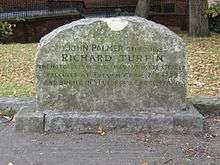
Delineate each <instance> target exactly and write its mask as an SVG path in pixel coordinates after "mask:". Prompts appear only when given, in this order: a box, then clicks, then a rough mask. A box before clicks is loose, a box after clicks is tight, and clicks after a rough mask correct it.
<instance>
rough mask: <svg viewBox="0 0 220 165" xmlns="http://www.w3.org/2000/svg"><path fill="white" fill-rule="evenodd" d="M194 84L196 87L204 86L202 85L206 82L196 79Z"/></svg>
mask: <svg viewBox="0 0 220 165" xmlns="http://www.w3.org/2000/svg"><path fill="white" fill-rule="evenodd" d="M194 85H195V86H196V87H199V88H202V87H203V86H204V85H205V83H203V82H199V81H196V82H195V83H194Z"/></svg>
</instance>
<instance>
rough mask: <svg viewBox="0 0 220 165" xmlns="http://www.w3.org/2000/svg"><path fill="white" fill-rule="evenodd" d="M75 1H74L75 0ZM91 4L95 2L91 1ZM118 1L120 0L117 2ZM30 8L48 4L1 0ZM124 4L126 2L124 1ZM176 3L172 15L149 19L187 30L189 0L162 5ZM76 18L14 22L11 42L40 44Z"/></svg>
mask: <svg viewBox="0 0 220 165" xmlns="http://www.w3.org/2000/svg"><path fill="white" fill-rule="evenodd" d="M73 1H74V0H73ZM90 1H91V2H92V1H93V2H94V0H90ZM115 1H118V0H115ZM14 2H16V3H19V7H28V6H30V5H35V4H44V3H45V4H46V3H47V0H0V6H4V7H12V6H14V7H16V6H18V5H17V4H16V3H14ZM123 2H124V1H123ZM173 2H176V5H175V8H176V12H175V13H173V14H171V13H167V14H164V13H159V14H158V13H156V14H152V15H150V17H149V19H150V20H153V21H155V22H158V23H160V24H163V25H166V26H176V27H180V28H181V29H184V30H187V28H188V0H162V3H173ZM76 19H77V18H76V17H74V18H73V17H71V16H65V17H52V18H37V19H31V20H26V21H25V22H12V23H16V25H17V27H16V31H15V32H14V35H12V36H10V37H9V39H8V41H10V42H38V41H39V39H40V38H41V37H42V36H44V35H45V34H47V33H49V32H50V31H52V30H53V29H55V28H57V27H59V26H61V25H64V24H66V23H69V22H71V21H73V20H76Z"/></svg>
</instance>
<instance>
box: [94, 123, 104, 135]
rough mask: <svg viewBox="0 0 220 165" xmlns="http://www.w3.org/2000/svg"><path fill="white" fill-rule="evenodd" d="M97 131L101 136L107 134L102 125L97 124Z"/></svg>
mask: <svg viewBox="0 0 220 165" xmlns="http://www.w3.org/2000/svg"><path fill="white" fill-rule="evenodd" d="M96 132H97V133H98V134H99V135H101V136H103V135H105V130H104V128H103V127H102V126H101V125H99V126H97V128H96Z"/></svg>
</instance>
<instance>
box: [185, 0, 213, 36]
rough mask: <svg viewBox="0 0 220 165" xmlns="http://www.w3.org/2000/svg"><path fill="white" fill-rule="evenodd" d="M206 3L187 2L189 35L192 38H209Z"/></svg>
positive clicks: (194, 0)
mask: <svg viewBox="0 0 220 165" xmlns="http://www.w3.org/2000/svg"><path fill="white" fill-rule="evenodd" d="M207 9H208V1H207V0H189V34H190V36H194V37H206V36H209V27H208V16H207Z"/></svg>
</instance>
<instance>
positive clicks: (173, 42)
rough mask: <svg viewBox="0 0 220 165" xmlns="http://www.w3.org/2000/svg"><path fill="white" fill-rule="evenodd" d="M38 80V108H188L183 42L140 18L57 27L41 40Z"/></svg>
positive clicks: (98, 19) (65, 109)
mask: <svg viewBox="0 0 220 165" xmlns="http://www.w3.org/2000/svg"><path fill="white" fill-rule="evenodd" d="M36 77H37V79H36V80H37V104H38V110H45V109H58V110H63V111H77V112H78V111H83V112H84V111H86V112H87V111H99V112H124V111H126V112H136V111H141V112H156V111H158V110H159V111H163V112H164V113H166V112H176V111H177V110H181V109H184V108H185V106H186V104H185V96H186V52H185V44H184V42H183V40H182V39H181V38H180V37H178V36H177V35H176V34H175V33H173V32H172V31H170V30H169V29H168V28H166V27H165V26H162V25H159V24H156V23H154V22H151V21H148V20H146V19H144V18H140V17H114V18H88V19H81V20H79V21H75V22H72V23H70V24H67V25H64V26H62V27H60V28H58V29H55V30H54V31H52V32H51V33H49V34H48V35H46V36H45V37H43V38H42V39H41V41H40V44H39V47H38V53H37V58H36Z"/></svg>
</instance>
